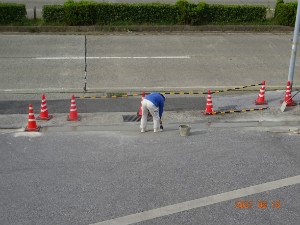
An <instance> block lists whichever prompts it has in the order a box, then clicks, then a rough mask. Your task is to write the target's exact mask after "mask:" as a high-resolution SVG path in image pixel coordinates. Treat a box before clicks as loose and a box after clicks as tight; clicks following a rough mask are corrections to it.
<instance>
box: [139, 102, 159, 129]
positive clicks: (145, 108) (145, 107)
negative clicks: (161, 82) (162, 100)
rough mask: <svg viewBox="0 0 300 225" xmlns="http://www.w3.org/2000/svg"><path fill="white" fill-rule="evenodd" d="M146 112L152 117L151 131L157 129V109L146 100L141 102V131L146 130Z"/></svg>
mask: <svg viewBox="0 0 300 225" xmlns="http://www.w3.org/2000/svg"><path fill="white" fill-rule="evenodd" d="M148 110H149V112H150V113H151V115H152V117H153V129H159V108H158V107H156V106H155V105H154V104H153V103H152V102H150V101H149V100H147V99H143V101H142V119H141V126H140V127H141V129H146V128H147V116H148Z"/></svg>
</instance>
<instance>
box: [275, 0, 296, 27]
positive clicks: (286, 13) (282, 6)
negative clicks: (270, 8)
mask: <svg viewBox="0 0 300 225" xmlns="http://www.w3.org/2000/svg"><path fill="white" fill-rule="evenodd" d="M297 6H298V3H297V2H290V3H284V2H283V0H278V1H277V3H276V6H275V18H276V20H277V22H278V23H279V24H280V25H283V26H295V20H296V14H297Z"/></svg>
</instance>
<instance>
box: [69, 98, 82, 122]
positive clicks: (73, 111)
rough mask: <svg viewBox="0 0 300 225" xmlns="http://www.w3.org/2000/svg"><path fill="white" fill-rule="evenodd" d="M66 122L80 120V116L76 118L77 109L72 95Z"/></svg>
mask: <svg viewBox="0 0 300 225" xmlns="http://www.w3.org/2000/svg"><path fill="white" fill-rule="evenodd" d="M67 120H68V121H79V120H81V116H78V114H77V107H76V102H75V97H74V95H72V100H71V108H70V115H69V116H68V117H67Z"/></svg>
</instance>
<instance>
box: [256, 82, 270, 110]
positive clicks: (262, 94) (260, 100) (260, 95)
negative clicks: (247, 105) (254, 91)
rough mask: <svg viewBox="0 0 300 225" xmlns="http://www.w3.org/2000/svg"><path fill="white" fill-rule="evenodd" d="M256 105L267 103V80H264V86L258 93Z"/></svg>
mask: <svg viewBox="0 0 300 225" xmlns="http://www.w3.org/2000/svg"><path fill="white" fill-rule="evenodd" d="M254 104H255V105H267V104H268V103H267V101H265V81H263V82H262V86H261V88H260V91H259V93H258V97H257V100H256V101H255V102H254Z"/></svg>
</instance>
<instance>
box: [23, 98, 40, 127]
mask: <svg viewBox="0 0 300 225" xmlns="http://www.w3.org/2000/svg"><path fill="white" fill-rule="evenodd" d="M25 131H40V126H37V125H36V121H35V117H34V113H33V108H32V105H31V104H30V105H29V116H28V126H27V127H25Z"/></svg>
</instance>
